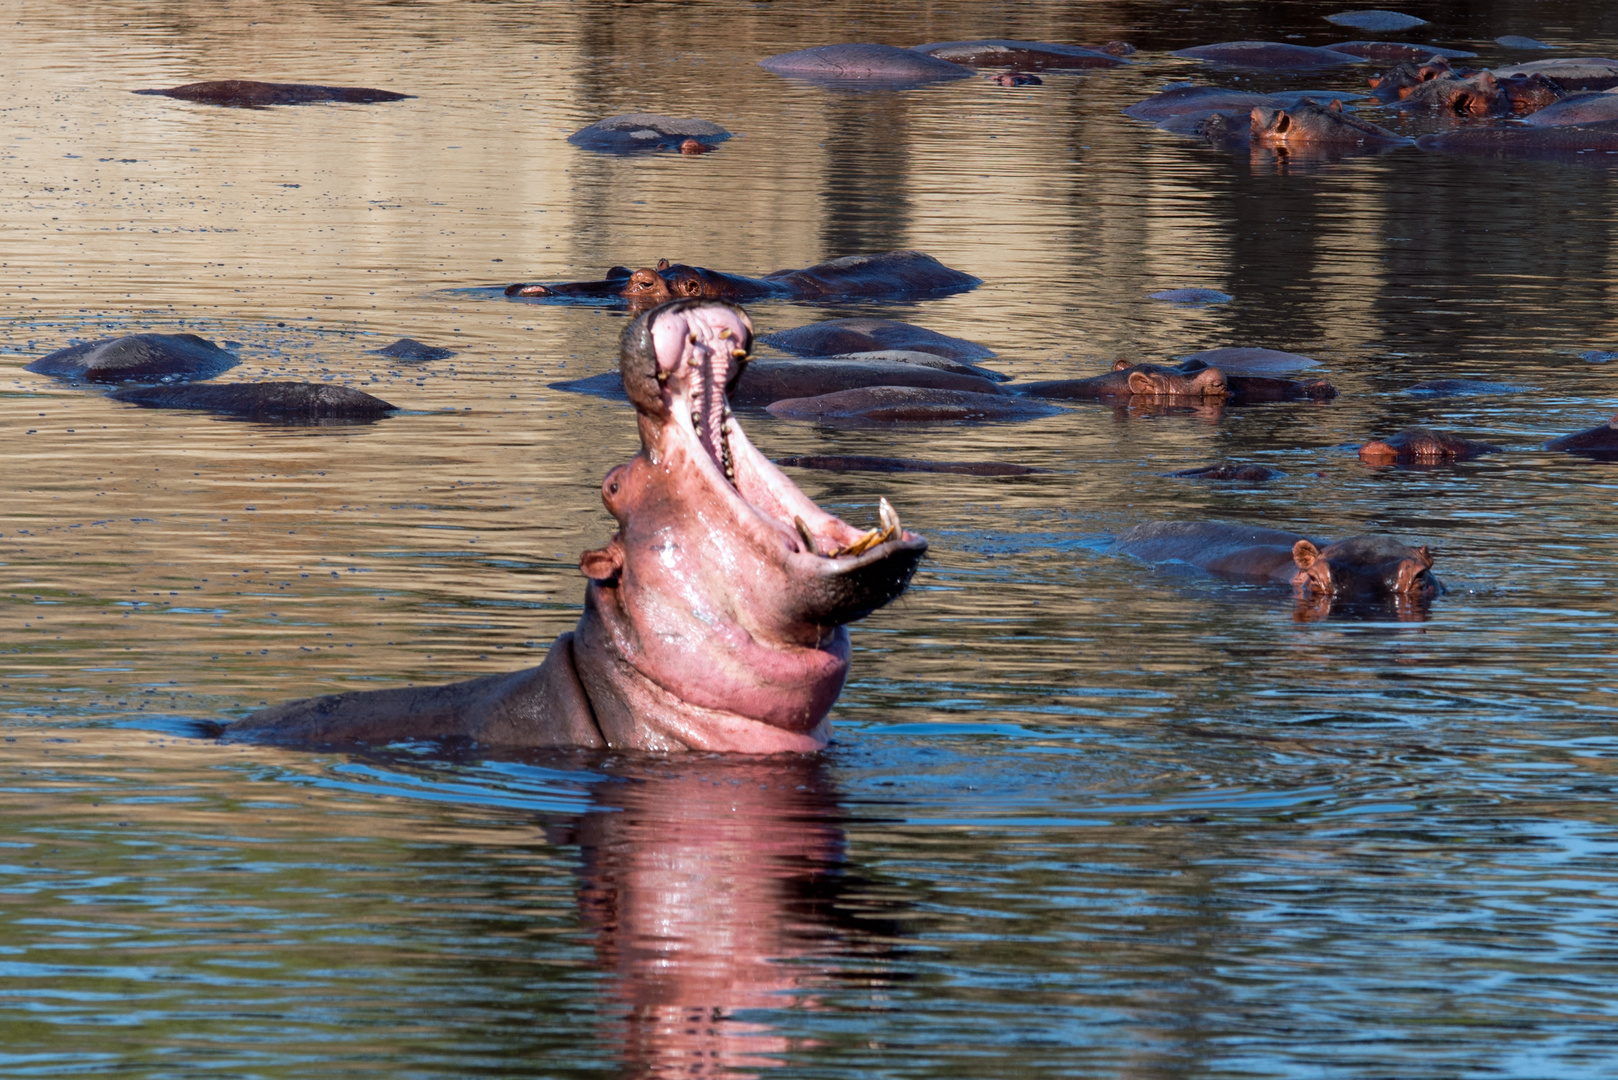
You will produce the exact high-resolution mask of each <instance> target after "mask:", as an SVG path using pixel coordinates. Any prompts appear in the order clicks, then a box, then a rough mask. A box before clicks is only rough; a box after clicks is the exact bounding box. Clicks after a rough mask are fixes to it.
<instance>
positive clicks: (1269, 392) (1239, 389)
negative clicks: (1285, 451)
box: [1225, 372, 1337, 405]
mask: <svg viewBox="0 0 1618 1080" xmlns="http://www.w3.org/2000/svg"><path fill="white" fill-rule="evenodd" d="M1225 387H1226V389H1228V390H1229V391H1230V395H1229V397H1227V398H1226V401H1228V402H1229V403H1230V404H1232V405H1253V404H1256V403H1257V402H1261V401H1331V400H1332V399H1333V398H1335V397H1336V396H1337V387H1335V386H1333V385H1332V384H1331V383H1329V382H1327V381H1326V380H1325V379H1311V380H1310V381H1309V382H1300V381H1298V380H1297V379H1277V378H1273V377H1271V376H1268V375H1235V374H1231V373H1229V372H1226V374H1225Z"/></svg>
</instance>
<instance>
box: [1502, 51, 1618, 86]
mask: <svg viewBox="0 0 1618 1080" xmlns="http://www.w3.org/2000/svg"><path fill="white" fill-rule="evenodd" d="M1494 74H1495V77H1496V78H1500V79H1509V78H1511V77H1512V76H1514V75H1543V76H1544V77H1545V78H1547V79H1550V80H1551V81H1552V82H1554V83H1556V85H1557V86H1560V87H1561V88H1562V89H1563V90H1565V91H1567V92H1568V93H1573V92H1575V91H1579V90H1610V89H1612V88H1613V87H1615V86H1618V60H1610V59H1608V58H1607V57H1605V56H1577V57H1569V58H1567V59H1561V60H1534V61H1531V62H1530V63H1527V64H1512V65H1510V66H1509V67H1498V68H1495V69H1494Z"/></svg>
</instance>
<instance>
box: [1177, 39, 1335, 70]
mask: <svg viewBox="0 0 1618 1080" xmlns="http://www.w3.org/2000/svg"><path fill="white" fill-rule="evenodd" d="M1174 55H1175V56H1180V57H1184V58H1185V59H1187V60H1202V61H1205V62H1207V63H1210V64H1218V65H1220V66H1221V67H1234V68H1247V69H1250V70H1254V71H1300V70H1306V69H1310V68H1327V67H1339V66H1341V65H1343V64H1363V63H1364V62H1365V61H1364V60H1362V59H1361V58H1360V57H1358V56H1352V55H1350V54H1348V53H1340V52H1333V51H1332V50H1331V49H1317V48H1313V47H1311V46H1308V45H1288V44H1286V43H1285V42H1280V41H1222V42H1219V43H1218V44H1215V45H1198V46H1196V47H1195V48H1192V49H1179V50H1176V51H1175V53H1174Z"/></svg>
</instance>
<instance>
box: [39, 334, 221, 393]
mask: <svg viewBox="0 0 1618 1080" xmlns="http://www.w3.org/2000/svg"><path fill="white" fill-rule="evenodd" d="M239 363H241V358H240V357H238V356H237V355H236V354H235V353H233V352H229V351H227V350H225V349H221V348H220V347H219V346H217V345H215V344H214V343H213V342H211V341H208V340H207V339H206V338H200V337H198V336H197V335H196V334H127V335H125V336H124V337H120V338H101V339H100V340H99V341H87V342H84V343H82V344H79V345H70V346H68V347H67V348H65V349H58V350H56V351H55V352H53V353H50V354H49V355H47V356H42V357H40V358H39V359H38V360H35V361H34V362H33V363H31V364H29V365H28V368H27V370H29V371H35V372H38V373H39V374H41V375H54V376H56V377H58V378H63V379H82V380H83V381H85V382H130V381H138V380H147V381H153V382H155V381H156V380H158V379H164V378H173V379H211V378H213V377H214V376H215V375H218V374H220V373H221V372H225V371H229V370H230V369H231V368H233V367H235V366H236V365H237V364H239Z"/></svg>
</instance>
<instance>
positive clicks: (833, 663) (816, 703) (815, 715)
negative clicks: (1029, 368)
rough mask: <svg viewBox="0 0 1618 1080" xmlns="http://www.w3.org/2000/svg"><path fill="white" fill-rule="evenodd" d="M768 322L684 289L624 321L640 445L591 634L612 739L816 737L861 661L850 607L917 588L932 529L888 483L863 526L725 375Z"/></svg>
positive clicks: (618, 501)
mask: <svg viewBox="0 0 1618 1080" xmlns="http://www.w3.org/2000/svg"><path fill="white" fill-rule="evenodd" d="M752 333H753V328H752V324H751V323H750V322H749V321H748V318H747V316H746V314H745V313H743V312H742V310H741V309H740V308H737V307H733V306H731V305H729V304H717V303H712V302H709V301H701V300H676V301H673V302H672V303H669V304H665V305H663V306H661V307H658V308H655V309H653V310H652V311H649V312H647V313H646V314H644V315H642V316H640V317H639V318H638V319H636V320H635V321H634V322H633V323H631V324H630V326H629V328H628V329H627V330H626V331H625V332H624V345H623V362H622V368H623V380H624V390H625V392H626V393H627V394H628V396H629V400H630V401H631V402H632V403H633V404H634V406H635V410H636V413H637V414H638V420H639V425H640V436H641V452H640V453H639V454H637V455H635V457H634V459H633V460H632V461H630V462H629V464H627V465H621V466H619V467H618V468H616V469H614V470H613V471H612V472H611V473H609V474H608V475H607V478H606V480H605V482H604V483H603V484H602V498H603V500H604V501H605V502H606V504H607V509H608V510H609V511H610V512H611V513H612V516H613V517H614V518H616V519H617V520H618V523H619V525H620V528H619V531H618V534H617V535H616V536H614V537H613V539H612V542H611V543H610V544H609V545H608V546H607V547H605V548H603V549H601V550H599V551H592V552H588V553H586V555H585V556H584V559H583V561H582V563H581V566H582V568H583V570H584V572H585V574H586V575H587V576H589V578H590V579H591V582H590V585H589V588H588V591H587V593H586V596H585V611H584V617H583V618H582V619H581V620H580V622H579V628H578V631H577V632H576V635H575V639H574V656H575V664H576V667H577V670H578V673H579V678H580V680H581V682H582V683H583V685H584V688H585V692H586V694H587V695H588V696H589V698H590V704H591V706H592V707H593V709H594V711H595V717H596V722H597V723H598V724H599V725H600V727H601V731H602V734H603V735H604V736H605V738H606V740H607V741H608V743H610V744H611V745H613V746H639V747H643V748H647V749H665V748H668V747H669V746H671V745H676V746H677V745H688V746H690V745H694V746H701V747H712V748H725V749H750V750H754V751H759V750H810V749H818V748H819V747H820V746H822V745H824V744H825V742H826V739H827V727H826V714H827V712H828V711H829V710H830V709H831V706H832V703H833V702H834V701H835V700H836V699H837V695H838V692H839V691H840V690H841V689H842V686H843V679H844V677H845V676H846V674H847V671H848V656H849V646H848V631H847V630H846V629H844V626H843V624H844V623H847V622H851V621H853V620H855V619H858V618H861V617H862V616H864V615H867V614H869V613H870V612H872V611H874V610H875V609H877V608H879V607H881V606H882V605H884V604H886V603H888V601H890V600H892V599H893V598H894V597H896V596H898V595H899V593H900V592H902V591H903V590H904V587H905V585H906V583H907V582H908V581H909V580H910V575H911V573H912V572H913V571H914V570H915V568H916V564H917V562H918V561H919V560H920V558H921V556H922V554H923V553H924V552H925V551H926V550H927V542H926V541H925V540H923V539H922V538H921V537H919V536H917V535H915V534H914V533H910V532H906V531H905V530H904V529H903V528H901V527H900V525H899V520H898V517H897V515H895V514H894V513H893V510H892V508H891V507H889V506H887V504H886V500H884V501H883V504H882V508H881V524H880V526H879V528H877V529H875V530H872V531H871V532H867V533H861V532H860V531H859V530H858V529H855V528H853V527H852V526H850V525H848V524H846V523H845V522H843V521H841V520H839V519H838V518H836V517H833V516H832V515H831V514H828V513H826V512H825V511H824V510H822V509H821V508H820V507H818V506H816V505H815V504H814V502H813V501H811V500H810V499H809V497H808V496H807V495H805V494H804V493H803V492H802V491H800V490H798V487H797V485H796V484H794V483H793V482H792V481H791V480H790V479H788V478H787V476H786V474H785V473H783V472H781V470H780V469H778V468H776V467H775V465H774V464H773V463H772V462H771V461H770V460H769V459H768V458H766V457H765V456H764V455H763V454H761V453H760V452H759V451H758V450H757V449H755V448H754V446H753V444H752V443H751V442H750V441H748V438H747V436H746V434H744V433H743V431H742V429H741V427H740V426H739V425H738V424H737V423H736V421H735V419H734V418H733V417H732V416H731V413H730V406H729V405H728V404H727V400H726V391H727V389H729V388H730V387H732V386H734V384H735V382H736V380H737V379H738V378H739V377H740V375H741V371H742V367H743V366H744V364H745V362H746V358H747V353H748V349H749V346H750V345H751V341H752Z"/></svg>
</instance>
